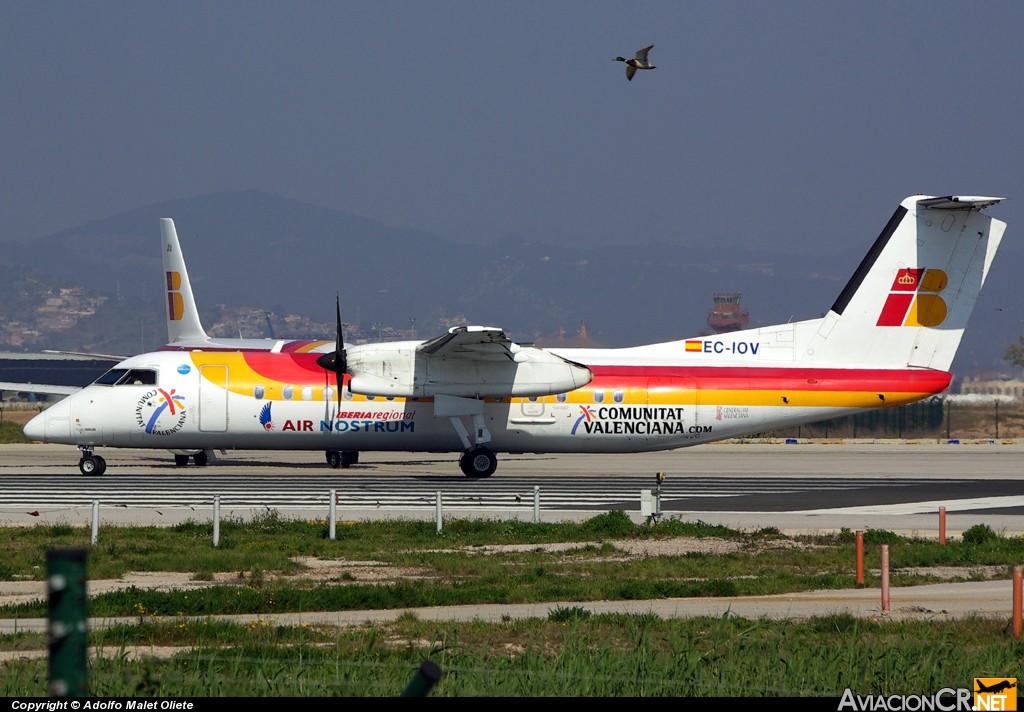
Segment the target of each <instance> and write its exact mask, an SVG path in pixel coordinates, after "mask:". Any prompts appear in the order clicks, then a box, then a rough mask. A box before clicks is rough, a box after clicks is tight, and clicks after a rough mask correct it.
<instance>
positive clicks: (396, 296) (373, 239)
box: [0, 191, 1024, 370]
mask: <svg viewBox="0 0 1024 712" xmlns="http://www.w3.org/2000/svg"><path fill="white" fill-rule="evenodd" d="M161 217H171V218H174V220H175V224H176V226H177V229H178V235H179V237H180V239H181V243H182V249H183V251H184V254H185V258H186V261H187V263H188V267H189V274H190V276H191V279H192V284H193V289H194V291H195V294H196V298H197V300H198V301H199V305H200V312H201V314H202V315H203V316H204V323H206V324H207V325H209V324H210V321H209V315H210V314H211V312H212V310H213V309H214V307H215V305H218V304H224V305H228V306H242V305H251V306H254V307H259V308H265V309H268V310H271V311H274V312H277V313H293V314H299V315H303V316H306V317H309V318H311V319H314V320H318V321H322V322H325V323H331V322H333V318H334V297H335V294H340V297H341V304H342V310H343V318H344V319H345V320H346V321H349V322H353V323H362V324H364V325H369V324H371V323H379V324H383V325H385V326H392V327H394V328H396V329H406V328H409V326H410V325H414V326H415V327H416V329H417V331H418V332H419V333H420V336H422V337H427V336H432V335H435V334H436V333H439V331H440V330H441V329H442V328H444V327H443V325H442V324H441V323H440V322H441V320H443V319H446V318H452V317H457V316H463V317H465V319H466V320H468V321H469V322H471V323H478V324H487V325H492V326H502V327H504V328H505V329H506V330H507V331H508V332H509V333H510V334H511V335H512V336H513V338H517V339H519V340H522V341H529V340H538V341H541V342H542V343H552V342H553V340H554V339H556V338H557V336H558V334H559V332H560V330H562V329H564V331H565V333H566V335H567V336H573V335H574V334H575V333H576V331H577V329H578V328H579V326H580V323H581V322H585V323H586V327H587V332H588V334H589V336H590V337H591V338H592V339H593V341H594V342H596V343H599V344H605V345H609V346H626V345H631V344H638V343H643V342H652V341H661V340H668V339H676V338H684V337H687V336H695V335H698V334H700V333H702V332H703V331H706V329H707V327H706V324H705V319H706V315H707V311H708V309H709V308H710V307H711V293H712V292H715V291H739V292H742V293H743V306H745V307H746V308H748V309H749V310H750V314H751V322H750V324H751V326H757V325H761V324H770V323H777V322H781V321H787V320H791V319H792V320H798V319H806V318H812V317H816V316H819V315H821V314H822V313H824V312H825V311H827V309H828V308H829V307H830V306H831V304H832V302H833V300H834V299H835V297H836V295H838V293H839V292H840V290H841V289H842V287H843V286H844V284H845V282H846V279H847V278H848V276H849V275H850V274H851V273H852V272H853V270H854V269H855V268H856V266H857V264H858V263H859V261H860V259H861V257H862V256H863V254H864V252H866V251H867V249H868V247H869V246H870V244H871V241H872V240H873V239H874V238H875V235H876V234H877V230H880V229H881V227H882V225H883V224H884V220H882V219H880V220H878V221H877V222H878V225H877V226H873V225H865V226H856V227H857V228H859V229H857V230H855V231H854V232H855V234H857V235H859V237H851V238H850V240H849V241H850V242H851V243H853V242H856V243H857V244H851V246H850V248H849V249H848V250H846V251H844V252H842V253H840V254H836V255H834V256H831V257H829V258H828V259H816V260H815V261H813V262H812V261H808V260H806V259H804V258H802V257H801V256H800V255H795V254H788V253H786V252H785V251H784V245H783V246H782V248H781V249H779V250H768V249H766V250H760V251H756V252H754V251H751V252H743V253H736V252H735V251H728V252H725V251H721V250H719V249H717V248H716V247H715V246H714V244H713V241H712V240H710V239H709V238H708V236H695V238H694V240H693V244H692V245H688V246H672V245H666V244H639V243H637V244H623V245H622V246H620V247H616V248H614V249H608V248H594V249H593V250H580V249H567V248H564V247H561V246H559V245H552V244H542V243H537V242H532V241H530V240H529V239H527V238H524V237H520V236H510V237H507V238H505V239H502V240H499V241H496V242H494V243H492V244H490V245H486V246H479V245H467V244H462V243H457V242H454V241H451V240H447V239H445V238H444V237H442V236H439V235H435V234H431V233H428V232H423V231H416V230H407V229H398V228H392V227H389V226H387V225H385V224H383V223H381V222H379V221H376V220H371V219H367V218H363V217H358V216H355V215H351V214H348V213H344V212H340V211H337V210H330V209H326V208H321V207H317V206H313V205H307V204H304V203H300V202H296V201H292V200H287V199H283V198H280V197H277V196H274V195H269V194H265V193H259V192H255V191H245V192H231V193H217V194H212V195H204V196H197V197H194V198H187V199H181V200H175V201H170V202H165V203H159V204H155V205H149V206H145V207H141V208H137V209H135V210H130V211H127V212H124V213H120V214H118V215H113V216H110V217H108V218H105V219H103V220H95V221H92V222H89V223H86V224H84V225H82V226H80V227H76V228H72V229H69V230H65V231H62V232H59V233H56V234H53V235H48V236H45V237H41V238H39V239H36V240H33V241H31V242H28V243H19V244H4V245H0V257H2V259H3V264H4V265H5V267H6V272H7V273H10V270H11V268H12V266H13V265H21V266H22V267H24V268H26V269H31V270H33V271H34V272H33V273H35V274H41V275H46V276H47V277H48V278H50V279H51V280H52V283H53V284H56V285H59V286H76V285H80V286H84V287H86V288H88V289H90V290H95V291H97V292H101V293H105V294H110V295H112V296H113V297H115V298H116V299H115V300H114V301H116V304H117V307H116V308H115V307H114V306H113V302H112V305H111V306H109V307H108V308H106V309H105V310H103V313H101V314H98V315H97V317H94V318H93V319H88V320H83V321H82V322H81V328H79V329H76V330H75V333H71V334H64V335H62V337H61V338H60V341H61V345H60V346H59V347H58V348H68V349H71V348H86V347H85V346H84V343H85V342H86V341H88V339H86V335H87V334H88V335H91V336H92V337H93V338H92V340H91V341H90V343H92V344H93V348H96V347H97V345H98V344H102V343H103V335H104V332H105V331H107V330H109V331H114V329H115V327H113V326H112V325H111V324H109V323H107V324H105V323H102V322H101V321H100V318H101V317H103V316H104V315H105V318H106V319H107V320H109V319H110V318H111V317H112V316H113V315H114V314H118V315H119V316H118V324H119V326H118V329H120V330H121V331H125V330H127V331H128V332H130V334H131V336H130V341H129V342H128V343H129V344H130V348H131V350H132V351H133V352H134V351H136V350H138V348H141V347H142V346H143V345H145V346H146V347H147V348H149V347H151V346H155V345H156V344H158V343H162V341H163V337H164V333H163V325H162V324H163V322H162V319H163V300H164V293H163V275H162V266H161V258H160V252H159V244H160V241H159V223H158V219H159V218H161ZM1010 230H1011V233H1010V235H1009V237H1008V240H1007V244H1006V245H1005V246H1004V248H1003V252H1002V253H1001V254H1000V256H999V259H997V262H996V267H995V269H993V274H992V278H991V279H990V281H989V284H988V285H987V286H986V289H985V292H984V293H983V294H982V297H981V299H980V300H979V303H978V308H977V311H976V314H975V320H974V322H973V325H972V328H971V329H970V330H969V334H971V335H972V336H974V337H975V338H974V340H973V341H972V343H969V344H965V348H964V350H963V354H962V356H961V357H959V358H958V362H957V364H956V365H955V366H956V367H957V368H958V369H961V370H978V369H989V368H1000V366H1001V363H1002V362H1001V358H1000V357H1001V354H1002V351H1003V349H1004V348H1005V346H1006V344H1007V343H1009V342H1010V341H1013V340H1015V339H1016V338H1017V337H1018V335H1019V333H1020V329H1021V328H1022V326H1024V321H1020V316H1024V314H1022V312H1021V310H1020V308H1019V306H1020V305H1019V301H1017V300H1018V299H1019V298H1018V297H1017V296H1016V293H1015V291H1014V290H1011V289H1010V288H1009V283H1010V280H1011V279H1012V277H1011V274H1012V272H1013V271H1014V270H1012V269H1011V265H1014V264H1020V258H1021V255H1022V251H1021V250H1020V249H1012V248H1011V244H1012V242H1013V240H1012V226H1011V229H1010ZM770 242H771V239H770V238H766V244H769V243H770ZM9 284H10V281H9V280H4V284H0V304H3V303H4V302H5V296H4V295H5V290H8V289H9V286H8V285H9ZM6 301H7V302H8V303H13V302H14V297H12V296H7V298H6ZM134 306H138V307H139V308H140V309H143V310H145V317H143V316H140V315H139V314H138V313H133V312H132V311H131V309H132V308H133V307H134ZM152 310H155V311H156V312H157V313H156V314H152V313H151V311H152ZM126 323H127V324H129V325H128V326H126V325H125V324H126ZM140 332H141V333H140ZM310 336H322V334H320V335H314V334H310ZM76 338H77V339H79V341H80V342H82V344H83V345H81V346H78V347H74V346H71V345H69V344H68V342H69V341H70V342H74V340H75V339H76ZM125 338H128V337H125ZM126 348H127V346H126ZM97 350H103V349H97ZM108 350H109V349H108Z"/></svg>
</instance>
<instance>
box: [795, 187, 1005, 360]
mask: <svg viewBox="0 0 1024 712" xmlns="http://www.w3.org/2000/svg"><path fill="white" fill-rule="evenodd" d="M1000 200H1003V199H1002V198H985V197H975V196H951V197H928V196H913V197H910V198H907V199H906V200H904V201H903V202H902V203H901V204H900V206H899V208H897V210H896V212H895V213H894V214H893V216H892V218H890V220H889V223H888V224H887V225H886V226H885V229H884V230H882V233H881V235H879V236H878V239H877V240H876V241H875V243H874V245H873V246H872V248H871V251H870V252H869V253H868V254H867V256H866V257H865V258H864V260H863V261H862V262H861V264H860V267H859V268H858V269H857V271H856V272H855V273H854V275H853V277H852V278H851V279H850V282H849V283H848V284H847V285H846V288H845V289H843V291H842V293H841V294H840V295H839V298H838V299H836V301H835V304H833V305H832V309H831V310H830V311H829V313H828V314H827V315H826V316H825V317H824V318H823V319H821V320H820V322H819V323H818V329H817V333H816V334H815V335H814V336H813V337H812V338H811V339H810V348H809V349H808V350H807V352H806V353H807V354H813V358H814V359H815V360H818V359H821V360H822V361H824V362H835V363H838V364H850V365H863V366H866V367H876V366H877V367H883V368H890V367H892V368H905V367H908V366H909V367H920V368H930V369H936V370H941V371H948V370H949V369H950V366H951V365H952V363H953V357H954V356H955V355H956V351H957V348H958V347H959V346H960V340H961V338H962V337H963V334H964V329H965V328H966V327H967V320H968V318H969V317H970V315H971V312H972V311H973V309H974V303H975V301H976V299H977V297H978V293H979V292H980V291H981V288H982V285H984V283H985V278H986V276H987V275H988V270H989V266H990V265H991V264H992V259H993V257H994V256H995V253H996V250H997V248H998V247H999V243H1000V240H1002V237H1003V232H1004V231H1005V230H1006V223H1005V222H1002V221H1001V220H997V219H995V218H992V217H989V216H988V215H985V214H984V213H982V212H981V211H982V209H984V208H987V207H988V206H990V205H994V204H995V203H998V202H999V201H1000Z"/></svg>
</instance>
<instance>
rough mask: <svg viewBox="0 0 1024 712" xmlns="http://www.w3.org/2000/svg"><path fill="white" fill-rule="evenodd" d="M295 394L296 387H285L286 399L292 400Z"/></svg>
mask: <svg viewBox="0 0 1024 712" xmlns="http://www.w3.org/2000/svg"><path fill="white" fill-rule="evenodd" d="M294 394H295V389H294V388H292V387H291V386H285V387H284V394H283V395H284V399H285V400H291V399H292V396H293V395H294Z"/></svg>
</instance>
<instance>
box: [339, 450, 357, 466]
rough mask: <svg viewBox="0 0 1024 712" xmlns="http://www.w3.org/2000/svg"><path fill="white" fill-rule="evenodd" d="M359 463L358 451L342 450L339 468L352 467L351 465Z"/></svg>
mask: <svg viewBox="0 0 1024 712" xmlns="http://www.w3.org/2000/svg"><path fill="white" fill-rule="evenodd" d="M357 462H359V451H358V450H342V451H341V466H342V467H352V465H354V464H356V463H357Z"/></svg>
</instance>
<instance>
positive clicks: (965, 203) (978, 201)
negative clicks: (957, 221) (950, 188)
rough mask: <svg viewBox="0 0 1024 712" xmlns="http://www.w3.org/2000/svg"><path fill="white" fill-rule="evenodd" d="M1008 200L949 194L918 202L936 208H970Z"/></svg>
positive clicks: (983, 206) (985, 206)
mask: <svg viewBox="0 0 1024 712" xmlns="http://www.w3.org/2000/svg"><path fill="white" fill-rule="evenodd" d="M1003 200H1006V198H983V197H980V196H977V195H949V196H946V197H945V198H922V199H921V200H918V201H917V204H918V205H920V206H921V207H925V208H934V209H936V210H970V209H971V208H978V209H981V208H987V207H988V206H990V205H995V204H996V203H998V202H1000V201H1003Z"/></svg>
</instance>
